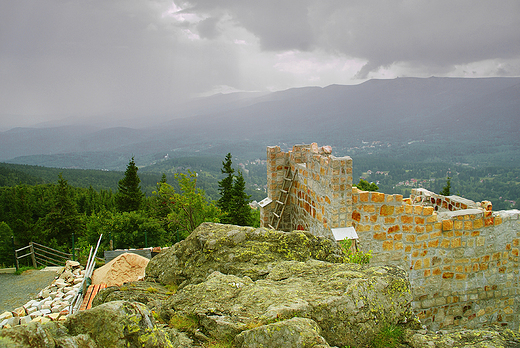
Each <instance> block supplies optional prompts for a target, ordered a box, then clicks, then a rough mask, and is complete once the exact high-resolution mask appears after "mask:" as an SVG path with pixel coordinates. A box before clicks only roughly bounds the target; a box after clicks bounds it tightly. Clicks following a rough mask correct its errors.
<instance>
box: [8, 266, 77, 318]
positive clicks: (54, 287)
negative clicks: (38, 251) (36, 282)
mask: <svg viewBox="0 0 520 348" xmlns="http://www.w3.org/2000/svg"><path fill="white" fill-rule="evenodd" d="M84 275H85V270H83V267H81V265H80V264H79V262H76V261H70V260H69V261H67V263H66V265H65V267H64V268H63V269H62V271H61V273H60V275H59V277H57V279H55V280H54V281H53V282H52V284H51V285H49V286H47V287H46V288H44V289H43V290H41V291H40V293H39V294H38V296H37V298H36V299H34V300H31V301H29V302H27V303H26V304H25V305H23V306H22V307H19V308H16V309H15V310H13V311H11V312H4V313H2V314H0V328H8V327H13V326H15V325H23V324H27V323H29V322H31V321H37V322H40V323H42V324H43V323H45V322H48V321H51V320H53V321H62V320H65V319H66V317H67V315H69V307H70V305H71V303H72V301H73V300H74V298H75V297H76V295H77V294H78V292H79V290H80V287H81V284H82V282H83V277H84Z"/></svg>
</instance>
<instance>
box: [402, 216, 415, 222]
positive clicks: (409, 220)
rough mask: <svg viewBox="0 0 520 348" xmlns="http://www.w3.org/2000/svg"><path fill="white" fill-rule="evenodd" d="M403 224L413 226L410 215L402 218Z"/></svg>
mask: <svg viewBox="0 0 520 348" xmlns="http://www.w3.org/2000/svg"><path fill="white" fill-rule="evenodd" d="M401 222H402V223H403V224H411V223H412V222H413V218H412V217H411V216H410V215H403V216H401Z"/></svg>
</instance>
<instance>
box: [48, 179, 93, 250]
mask: <svg viewBox="0 0 520 348" xmlns="http://www.w3.org/2000/svg"><path fill="white" fill-rule="evenodd" d="M45 226H47V229H46V231H45V237H46V238H47V242H52V240H53V239H55V242H52V243H51V244H53V243H56V244H57V245H55V246H60V245H68V243H69V240H70V238H71V236H72V233H74V232H75V233H77V234H78V235H80V234H81V233H82V232H83V231H84V229H85V223H84V221H83V220H82V218H81V214H79V213H78V208H77V205H76V203H75V202H74V200H73V197H72V192H71V191H70V186H69V184H68V183H67V180H65V179H63V176H62V174H61V173H60V174H59V180H58V185H57V187H56V192H55V195H54V204H53V207H52V208H51V212H50V213H48V214H47V215H46V216H45Z"/></svg>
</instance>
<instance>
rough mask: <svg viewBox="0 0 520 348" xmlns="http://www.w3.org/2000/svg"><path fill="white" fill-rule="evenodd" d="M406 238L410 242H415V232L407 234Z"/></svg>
mask: <svg viewBox="0 0 520 348" xmlns="http://www.w3.org/2000/svg"><path fill="white" fill-rule="evenodd" d="M405 240H406V241H407V242H409V243H415V234H407V235H406V237H405Z"/></svg>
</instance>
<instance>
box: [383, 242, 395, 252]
mask: <svg viewBox="0 0 520 348" xmlns="http://www.w3.org/2000/svg"><path fill="white" fill-rule="evenodd" d="M383 250H385V251H390V250H394V241H392V240H385V241H384V242H383Z"/></svg>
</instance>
